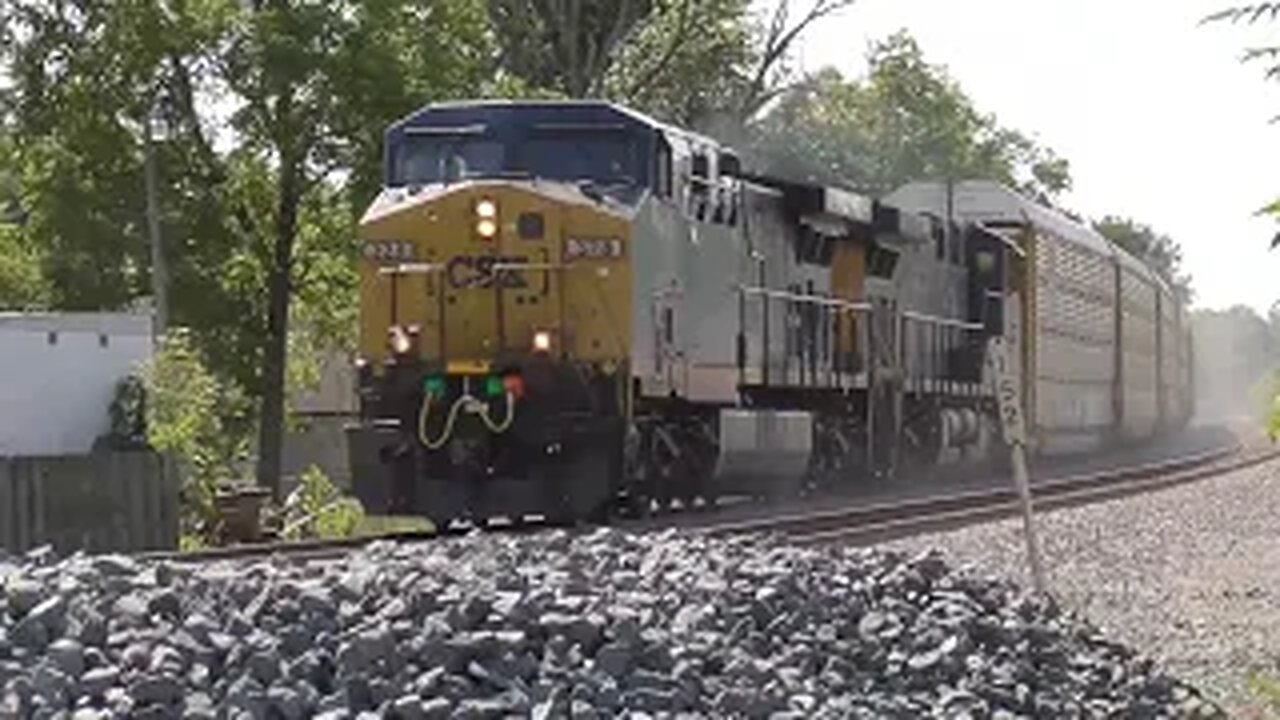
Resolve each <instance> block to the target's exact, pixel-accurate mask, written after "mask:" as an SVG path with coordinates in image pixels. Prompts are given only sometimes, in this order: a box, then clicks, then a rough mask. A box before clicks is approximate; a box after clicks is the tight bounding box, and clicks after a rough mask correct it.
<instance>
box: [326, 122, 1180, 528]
mask: <svg viewBox="0 0 1280 720" xmlns="http://www.w3.org/2000/svg"><path fill="white" fill-rule="evenodd" d="M384 149H385V162H384V179H383V188H382V189H381V191H380V193H379V194H378V196H377V197H376V198H375V199H373V201H372V202H371V204H370V205H369V207H368V208H367V210H366V212H365V213H364V215H363V217H362V218H361V220H360V223H359V243H360V246H361V257H360V260H359V266H360V267H359V275H360V288H359V302H360V308H359V318H360V320H359V322H360V334H359V354H358V357H356V359H355V365H356V369H355V374H356V393H357V395H358V404H359V408H360V410H359V418H358V420H357V421H355V422H353V423H351V424H350V426H349V427H348V428H347V440H348V452H349V456H350V465H351V476H352V485H353V489H354V492H355V495H356V496H357V497H358V498H359V499H360V500H361V502H362V503H363V504H364V505H365V507H366V509H367V510H368V511H370V512H375V513H392V514H409V515H416V516H421V517H425V518H427V519H429V520H430V521H431V522H433V523H435V524H436V525H437V526H444V525H448V524H449V523H452V522H454V521H470V522H484V521H486V520H489V519H492V518H498V517H505V518H509V519H512V520H513V521H517V522H520V521H523V520H525V519H528V518H530V517H541V518H545V519H546V520H548V521H550V522H553V523H577V522H584V521H586V522H598V521H603V520H607V519H608V517H609V516H610V515H611V514H613V513H616V512H639V513H649V512H655V511H661V510H664V509H671V508H703V507H710V506H714V505H715V504H717V503H718V502H720V501H721V500H723V499H724V498H726V497H757V498H766V499H773V500H777V499H778V498H785V497H793V496H795V495H797V494H801V493H806V492H815V491H822V490H825V489H830V488H838V487H841V486H852V485H855V484H858V483H863V484H865V483H891V482H893V481H894V478H897V477H900V476H902V475H904V474H907V473H910V472H912V471H913V470H915V469H918V468H932V467H939V466H947V465H963V464H971V463H991V462H997V461H998V459H999V458H1000V457H1002V456H1005V457H1007V454H1005V453H1003V450H1002V449H1003V448H1004V445H1005V440H1004V438H1003V437H1002V436H1001V433H1000V425H999V420H998V415H997V412H998V403H997V401H996V398H995V396H994V394H993V391H992V387H993V383H992V382H991V379H992V378H991V370H990V368H989V367H988V364H987V362H986V359H987V357H988V348H989V347H990V345H991V344H992V342H993V340H994V339H995V338H1001V339H1002V341H1003V342H1005V343H1006V344H1007V345H1009V346H1010V347H1012V348H1014V352H1013V353H1012V355H1013V358H1014V359H1015V363H1014V364H1015V366H1016V368H1017V373H1018V374H1017V382H1018V383H1019V385H1020V386H1021V390H1022V392H1021V402H1022V404H1023V411H1024V413H1025V416H1026V418H1027V425H1028V433H1029V436H1028V437H1027V439H1026V443H1027V445H1028V446H1029V449H1030V450H1031V451H1032V452H1033V453H1042V454H1053V453H1067V452H1088V451H1090V450H1094V449H1097V448H1101V447H1104V446H1107V445H1110V444H1114V443H1121V442H1133V441H1137V440H1141V439H1143V438H1148V437H1152V436H1154V435H1157V434H1160V433H1162V432H1167V431H1169V430H1170V429H1173V428H1176V427H1179V426H1181V425H1182V424H1185V423H1186V421H1187V419H1188V417H1189V416H1190V413H1191V411H1192V407H1191V403H1192V401H1191V389H1190V388H1191V385H1190V383H1191V371H1190V367H1191V364H1190V341H1189V332H1188V328H1189V323H1188V321H1187V315H1186V308H1185V304H1184V303H1183V302H1182V301H1180V300H1179V298H1178V296H1177V294H1176V293H1175V292H1174V291H1173V289H1171V288H1170V287H1169V285H1168V284H1167V283H1165V282H1164V281H1163V280H1161V279H1160V278H1159V277H1158V276H1156V275H1155V274H1154V273H1152V272H1151V271H1150V270H1149V269H1148V268H1147V267H1146V266H1145V265H1144V264H1142V263H1141V262H1140V261H1138V260H1137V259H1135V258H1133V257H1131V256H1130V255H1129V254H1127V253H1126V252H1124V251H1123V250H1121V249H1120V248H1118V247H1116V246H1115V245H1113V244H1112V243H1110V242H1108V241H1107V240H1106V239H1105V238H1102V237H1101V236H1099V235H1098V234H1097V233H1095V232H1094V231H1093V230H1091V229H1089V228H1088V227H1085V226H1083V225H1080V224H1078V223H1076V222H1074V221H1072V220H1071V219H1069V218H1067V217H1066V216H1065V215H1063V214H1062V213H1059V212H1057V211H1055V210H1053V209H1051V208H1048V207H1043V206H1041V205H1040V204H1037V203H1035V202H1032V201H1030V200H1028V199H1026V198H1024V197H1022V196H1020V195H1019V194H1018V193H1016V192H1014V191H1013V190H1011V189H1009V188H1006V187H1003V186H1001V185H999V184H998V183H995V182H991V181H986V180H964V181H958V182H923V181H922V182H914V183H909V184H907V185H905V186H904V187H902V188H899V189H897V190H896V191H894V192H892V193H890V194H888V195H887V196H885V197H879V198H876V197H871V196H869V195H866V194H861V193H858V192H854V191H852V190H850V189H848V188H843V187H835V186H831V185H827V184H818V183H812V182H806V181H802V180H797V179H795V178H787V177H779V176H777V175H776V174H770V173H768V172H762V171H759V170H758V169H756V168H753V167H751V164H750V163H749V162H744V159H743V157H742V156H741V155H740V154H739V153H738V152H737V151H735V150H734V149H733V148H732V147H729V146H728V145H726V144H723V143H720V142H717V141H716V140H714V139H713V138H710V137H707V136H704V135H701V134H698V133H695V132H691V131H688V130H685V129H681V128H678V127H674V126H672V125H669V124H666V123H662V122H659V121H657V120H654V119H652V118H650V117H648V116H646V115H644V114H642V113H639V112H636V111H634V110H632V109H629V108H626V107H623V106H620V105H617V104H613V103H609V102H605V101H585V100H558V101H545V100H538V101H493V100H479V101H468V102H452V103H436V104H431V105H427V106H425V107H423V108H421V109H420V110H418V111H416V112H414V113H412V114H410V115H408V116H407V117H405V118H403V119H401V120H399V121H397V122H396V123H394V124H393V125H392V126H390V127H389V128H388V129H387V130H386V132H385V136H384Z"/></svg>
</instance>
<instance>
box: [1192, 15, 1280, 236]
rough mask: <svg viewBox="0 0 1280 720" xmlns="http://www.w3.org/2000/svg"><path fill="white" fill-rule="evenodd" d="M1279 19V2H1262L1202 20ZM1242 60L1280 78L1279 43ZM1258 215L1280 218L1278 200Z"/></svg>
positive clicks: (1252, 51) (1249, 51)
mask: <svg viewBox="0 0 1280 720" xmlns="http://www.w3.org/2000/svg"><path fill="white" fill-rule="evenodd" d="M1277 19H1280V2H1262V3H1252V4H1249V5H1237V6H1234V7H1229V8H1225V9H1223V10H1219V11H1218V12H1216V13H1213V14H1212V15H1209V16H1208V17H1206V18H1205V19H1204V20H1203V21H1202V22H1204V23H1210V22H1224V21H1225V22H1232V23H1248V24H1255V23H1258V22H1262V21H1264V20H1266V21H1269V22H1275V21H1276V20H1277ZM1242 61H1243V62H1262V63H1264V64H1265V66H1266V67H1265V68H1264V76H1265V77H1266V79H1268V80H1280V45H1261V46H1255V47H1250V48H1247V49H1246V50H1245V53H1244V57H1243V58H1242ZM1257 214H1258V215H1270V216H1272V217H1274V218H1277V219H1280V200H1276V201H1273V202H1271V203H1270V204H1268V205H1267V206H1265V207H1263V208H1262V209H1260V210H1258V213H1257ZM1278 248H1280V232H1277V233H1276V234H1275V235H1273V236H1272V237H1271V249H1272V250H1275V249H1278Z"/></svg>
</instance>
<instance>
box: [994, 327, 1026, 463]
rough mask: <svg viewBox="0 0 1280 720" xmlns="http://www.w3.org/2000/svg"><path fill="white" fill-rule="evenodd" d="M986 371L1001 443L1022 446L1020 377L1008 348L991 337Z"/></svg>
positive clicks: (1023, 419)
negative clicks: (998, 419)
mask: <svg viewBox="0 0 1280 720" xmlns="http://www.w3.org/2000/svg"><path fill="white" fill-rule="evenodd" d="M987 367H988V368H989V369H990V370H991V377H992V382H993V383H994V385H995V394H996V402H997V403H998V404H999V408H1000V426H1001V429H1002V430H1003V431H1004V439H1005V442H1007V443H1009V444H1011V445H1012V444H1018V445H1025V444H1026V442H1027V425H1026V420H1025V418H1024V417H1023V413H1022V377H1021V374H1020V373H1019V372H1018V364H1017V362H1016V361H1015V360H1014V357H1013V353H1012V352H1011V349H1010V347H1009V344H1008V343H1007V342H1005V339H1004V338H1003V337H993V338H991V340H990V342H989V343H988V345H987Z"/></svg>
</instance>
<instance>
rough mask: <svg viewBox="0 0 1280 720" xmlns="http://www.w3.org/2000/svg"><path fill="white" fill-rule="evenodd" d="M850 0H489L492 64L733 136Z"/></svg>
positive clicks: (534, 81) (558, 88)
mask: <svg viewBox="0 0 1280 720" xmlns="http://www.w3.org/2000/svg"><path fill="white" fill-rule="evenodd" d="M852 4H853V0H804V1H803V2H800V1H799V0H774V2H773V3H772V7H771V9H769V10H768V11H767V12H765V13H764V14H763V16H762V17H760V18H759V19H757V18H756V17H755V16H753V13H752V3H751V0H489V11H490V15H491V16H492V18H493V24H494V29H495V32H496V34H497V36H498V40H499V46H500V48H501V50H500V63H501V67H502V68H503V69H504V70H505V71H507V72H509V73H511V74H512V75H515V76H517V77H520V78H522V79H523V80H524V81H526V82H527V83H528V84H530V85H531V86H534V87H538V88H543V89H547V90H551V91H554V92H557V93H560V94H562V95H566V96H569V97H588V96H590V97H607V98H609V99H612V100H617V101H619V102H622V103H624V104H627V105H629V106H632V107H635V108H637V109H640V110H644V111H647V112H650V113H653V114H654V115H656V116H658V117H661V118H663V119H667V120H670V121H673V122H677V123H680V124H682V125H686V126H690V127H705V128H719V129H721V130H723V131H725V132H733V133H739V134H740V128H741V126H742V125H743V124H744V123H746V122H748V121H750V120H751V119H753V118H754V117H755V115H756V114H757V113H758V111H759V110H760V109H761V108H762V107H764V106H765V105H766V104H768V103H769V102H770V101H771V100H773V99H774V98H775V97H777V96H778V95H779V94H780V93H782V92H784V91H785V89H786V88H787V87H788V82H789V81H790V80H791V75H792V73H791V71H790V69H789V68H788V67H787V60H788V59H789V56H790V53H791V50H792V49H793V48H794V46H795V43H797V42H798V41H799V40H800V38H801V37H802V36H803V34H804V32H805V31H806V30H808V29H809V28H810V27H812V26H813V25H814V24H815V23H817V22H819V21H820V20H822V19H824V18H827V17H830V16H831V15H833V14H834V13H836V12H838V11H839V10H842V9H844V8H846V7H848V6H850V5H852Z"/></svg>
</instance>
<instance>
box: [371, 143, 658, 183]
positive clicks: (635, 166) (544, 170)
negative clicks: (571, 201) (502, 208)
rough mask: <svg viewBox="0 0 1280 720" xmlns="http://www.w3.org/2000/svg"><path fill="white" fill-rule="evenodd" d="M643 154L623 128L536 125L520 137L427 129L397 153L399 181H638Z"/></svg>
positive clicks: (396, 178) (395, 176)
mask: <svg viewBox="0 0 1280 720" xmlns="http://www.w3.org/2000/svg"><path fill="white" fill-rule="evenodd" d="M641 157H642V153H641V151H640V149H639V148H638V147H637V145H636V143H635V142H634V140H633V137H632V136H631V135H629V134H628V133H626V132H624V131H621V130H619V131H591V130H588V131H572V130H535V131H533V132H529V133H528V134H526V135H524V136H523V137H520V138H518V139H510V140H507V139H499V138H491V137H486V136H477V135H472V134H452V135H450V134H429V135H427V134H424V135H411V136H409V137H406V138H405V139H404V142H403V144H401V146H400V148H399V152H398V153H397V156H396V158H395V160H396V162H395V171H394V173H393V176H392V181H393V183H394V184H396V185H416V184H423V185H425V184H428V183H438V182H452V181H456V180H463V179H467V178H484V177H513V176H514V177H534V178H545V179H549V180H565V181H570V182H576V181H584V180H589V181H592V182H597V183H602V184H610V185H611V184H634V183H636V182H638V180H639V178H641V177H643V171H642V170H643V168H642V165H641V160H640V158H641Z"/></svg>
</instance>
